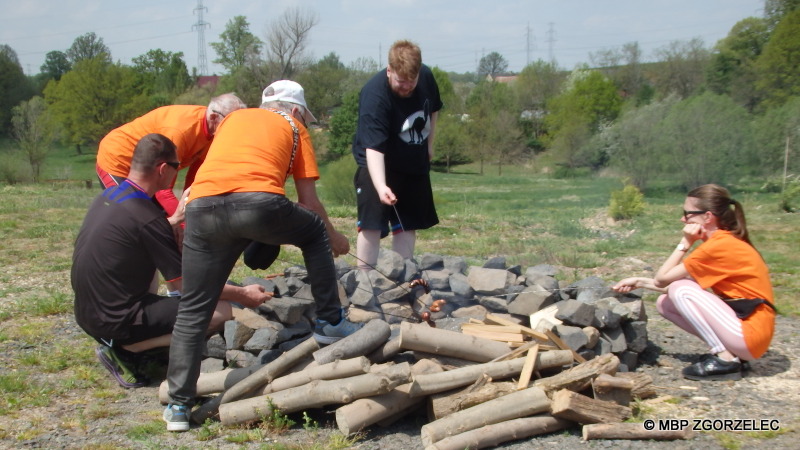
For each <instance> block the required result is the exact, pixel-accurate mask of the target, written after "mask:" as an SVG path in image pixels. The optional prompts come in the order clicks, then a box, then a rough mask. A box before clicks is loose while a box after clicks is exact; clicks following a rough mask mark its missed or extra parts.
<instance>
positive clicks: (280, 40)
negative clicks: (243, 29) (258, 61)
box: [266, 7, 319, 79]
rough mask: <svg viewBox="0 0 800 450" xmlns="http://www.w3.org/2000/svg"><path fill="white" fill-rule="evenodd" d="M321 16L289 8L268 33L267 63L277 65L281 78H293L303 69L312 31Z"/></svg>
mask: <svg viewBox="0 0 800 450" xmlns="http://www.w3.org/2000/svg"><path fill="white" fill-rule="evenodd" d="M317 23H319V15H317V13H316V12H314V11H312V10H305V9H302V8H300V7H293V8H287V9H286V10H285V11H284V12H283V14H281V15H280V17H278V18H277V19H275V20H274V21H273V22H272V24H271V25H270V28H269V30H268V31H267V49H266V50H267V61H268V62H270V63H273V64H276V65H277V67H278V73H279V76H280V78H283V79H290V78H293V77H294V75H295V74H296V73H298V72H299V69H300V68H301V67H302V58H303V54H304V52H305V48H306V45H307V44H308V39H309V36H310V34H311V29H312V28H314V26H315V25H316V24H317Z"/></svg>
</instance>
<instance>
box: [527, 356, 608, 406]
mask: <svg viewBox="0 0 800 450" xmlns="http://www.w3.org/2000/svg"><path fill="white" fill-rule="evenodd" d="M562 351H563V350H562ZM547 353H552V352H547ZM547 353H545V354H547ZM536 367H540V366H539V363H537V364H536ZM618 368H619V358H617V356H616V355H614V354H613V353H607V354H605V355H600V356H598V357H597V358H594V359H591V360H589V361H586V362H585V363H581V364H578V365H577V366H575V367H572V368H570V369H567V370H565V371H563V372H561V373H558V374H556V375H553V376H552V377H546V378H540V379H538V380H536V381H534V382H533V385H534V386H539V387H540V388H542V389H544V390H545V392H547V393H548V395H551V394H552V393H553V392H556V391H560V390H561V389H569V390H570V391H575V392H580V391H582V390H584V389H586V388H588V387H589V385H591V384H592V379H594V378H595V377H596V376H598V375H600V374H601V373H607V374H609V375H614V374H615V373H617V369H618Z"/></svg>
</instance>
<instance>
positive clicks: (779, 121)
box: [753, 97, 800, 176]
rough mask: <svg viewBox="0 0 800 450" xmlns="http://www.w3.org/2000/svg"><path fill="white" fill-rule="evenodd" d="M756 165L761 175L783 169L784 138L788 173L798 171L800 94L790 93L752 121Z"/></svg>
mask: <svg viewBox="0 0 800 450" xmlns="http://www.w3.org/2000/svg"><path fill="white" fill-rule="evenodd" d="M753 134H754V139H755V148H757V149H758V153H759V163H758V165H757V167H758V168H759V169H761V170H762V172H761V174H762V175H764V176H771V175H774V174H776V173H779V172H781V171H782V170H783V165H784V159H785V152H786V146H787V140H788V145H789V149H790V150H789V152H790V159H789V166H788V170H789V171H790V173H798V172H800V152H798V150H799V149H800V97H792V98H791V99H789V100H788V101H787V102H786V103H784V104H783V105H781V106H778V107H775V108H771V109H769V110H767V111H766V112H765V113H764V114H763V115H762V116H758V117H756V118H755V120H754V121H753Z"/></svg>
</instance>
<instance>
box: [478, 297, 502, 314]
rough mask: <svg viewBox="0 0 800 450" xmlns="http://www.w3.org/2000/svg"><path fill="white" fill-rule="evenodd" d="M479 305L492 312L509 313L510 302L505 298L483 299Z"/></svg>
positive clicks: (479, 301)
mask: <svg viewBox="0 0 800 450" xmlns="http://www.w3.org/2000/svg"><path fill="white" fill-rule="evenodd" d="M478 303H480V304H481V305H482V306H484V307H485V308H486V309H489V310H491V311H495V312H504V313H505V312H508V301H506V299H505V298H504V297H481V298H480V300H478Z"/></svg>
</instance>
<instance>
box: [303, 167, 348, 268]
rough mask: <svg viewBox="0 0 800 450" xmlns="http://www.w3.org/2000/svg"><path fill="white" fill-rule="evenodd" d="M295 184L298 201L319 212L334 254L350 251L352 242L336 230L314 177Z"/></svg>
mask: <svg viewBox="0 0 800 450" xmlns="http://www.w3.org/2000/svg"><path fill="white" fill-rule="evenodd" d="M294 185H295V187H296V188H297V200H298V203H300V204H301V205H303V206H305V207H306V208H308V209H310V210H311V211H314V212H315V213H317V214H318V215H319V217H320V219H322V222H323V223H324V224H325V230H326V231H327V232H328V239H329V240H330V244H331V250H332V251H333V256H339V255H344V254H347V253H348V252H349V251H350V242H348V241H347V237H345V236H344V235H343V234H342V233H339V232H338V231H336V229H335V228H334V227H333V224H332V223H331V221H330V219H329V218H328V213H327V212H326V211H325V207H324V206H323V205H322V202H321V201H320V200H319V197H318V196H317V187H316V182H315V180H314V179H313V178H300V179H296V180H294Z"/></svg>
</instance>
